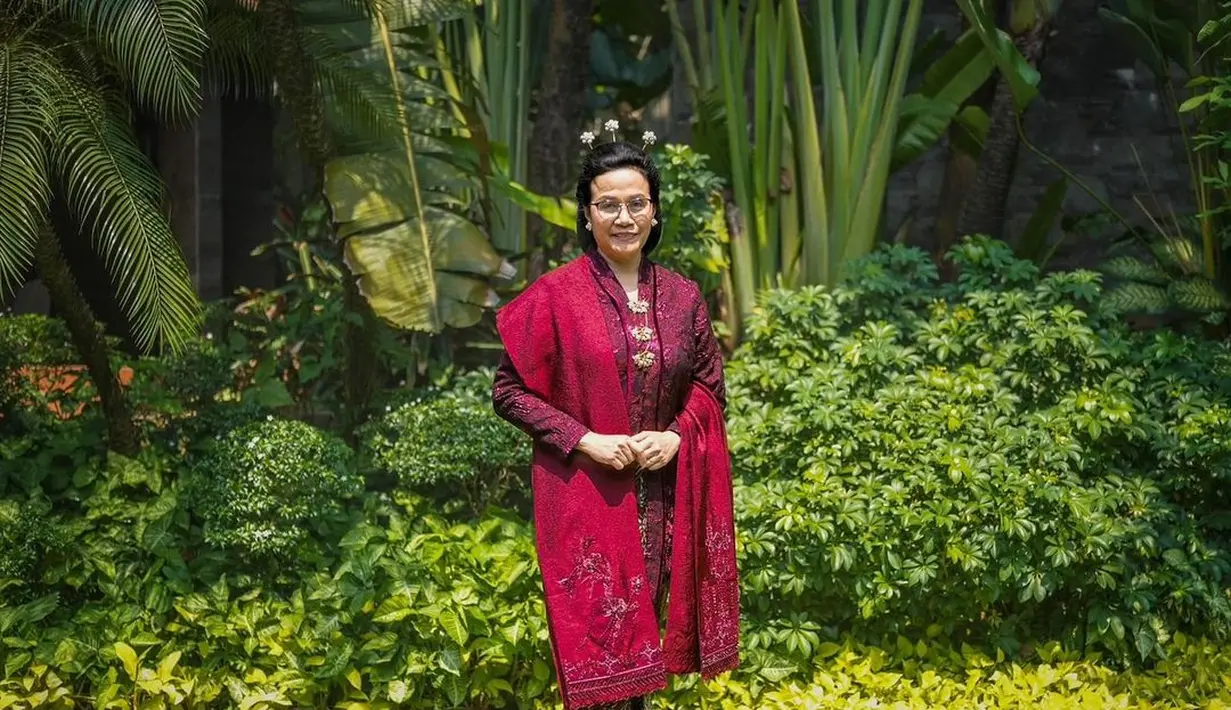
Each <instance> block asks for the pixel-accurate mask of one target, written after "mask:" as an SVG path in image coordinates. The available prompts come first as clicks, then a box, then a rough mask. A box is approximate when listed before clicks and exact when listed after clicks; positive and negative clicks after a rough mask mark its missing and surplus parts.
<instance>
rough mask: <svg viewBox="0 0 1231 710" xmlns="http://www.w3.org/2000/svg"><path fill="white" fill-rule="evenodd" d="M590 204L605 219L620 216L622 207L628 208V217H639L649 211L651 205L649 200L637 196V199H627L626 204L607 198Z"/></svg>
mask: <svg viewBox="0 0 1231 710" xmlns="http://www.w3.org/2000/svg"><path fill="white" fill-rule="evenodd" d="M590 204H592V205H594V206H595V207H597V208H598V213H599V214H601V215H602V216H603V217H606V218H607V219H615V218H616V217H619V216H620V210H621V209H623V208H624V207H627V208H628V215H629V216H630V217H640V216H642V215H644V214H645V213H646V212H648V211H649V209H650V204H651V203H650V201H649V199H647V198H645V197H642V196H640V195H638V196H637V197H633V198H631V199H629V200H628V201H627V202H623V201H620V200H617V199H615V198H611V197H608V198H603V199H601V200H598V201H597V202H591V203H590Z"/></svg>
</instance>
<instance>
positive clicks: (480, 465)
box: [360, 369, 530, 509]
mask: <svg viewBox="0 0 1231 710" xmlns="http://www.w3.org/2000/svg"><path fill="white" fill-rule="evenodd" d="M492 377H493V372H492V371H491V370H490V369H486V370H478V371H475V372H472V373H467V374H465V375H463V376H461V377H459V378H458V379H457V381H455V382H454V383H452V384H451V386H449V387H436V388H430V389H426V388H425V389H422V390H416V391H414V392H412V393H411V395H410V396H409V397H407V398H406V399H405V401H403V402H401V403H398V404H395V405H390V407H389V410H388V412H387V413H386V414H385V415H384V416H382V417H380V418H378V419H376V420H374V421H373V422H371V423H370V424H368V425H367V426H365V427H364V428H363V430H362V431H361V433H360V439H361V441H362V447H363V448H362V451H363V454H364V455H365V457H366V460H367V461H369V462H370V464H371V465H373V466H375V467H376V468H378V469H380V470H382V471H384V472H386V473H388V474H390V475H392V476H394V477H395V478H396V479H397V481H398V483H399V485H400V486H402V487H404V488H406V489H407V490H413V491H416V492H419V493H425V494H433V495H436V496H437V497H440V498H442V499H444V500H448V499H453V500H454V501H457V500H458V498H459V496H458V494H459V492H460V493H461V497H462V498H464V500H465V501H466V502H468V503H469V504H470V506H471V507H472V509H481V508H482V507H483V506H485V505H487V504H489V503H500V502H504V498H505V497H506V495H507V494H508V492H509V491H510V489H517V488H520V487H522V486H521V482H522V481H523V480H524V477H525V473H526V471H527V468H528V464H529V462H530V443H529V439H528V437H526V436H525V435H524V434H522V433H521V432H520V431H518V430H517V428H515V427H513V426H512V425H510V424H509V423H507V422H505V421H504V420H503V419H501V418H500V417H498V416H496V413H495V412H494V411H492V405H491V387H492Z"/></svg>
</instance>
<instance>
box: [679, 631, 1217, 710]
mask: <svg viewBox="0 0 1231 710" xmlns="http://www.w3.org/2000/svg"><path fill="white" fill-rule="evenodd" d="M897 645H898V648H896V649H893V650H892V651H886V650H883V649H880V648H873V647H866V646H860V645H857V644H854V643H851V642H849V641H848V642H847V643H845V644H844V645H841V646H839V645H838V644H834V643H827V644H822V646H821V647H820V648H819V649H818V654H817V658H816V666H817V667H816V674H815V676H814V678H813V680H812V683H811V684H810V685H803V684H800V683H793V682H792V683H788V684H786V685H783V686H778V687H769V688H763V687H761V686H762V685H763V683H764V681H763V679H760V678H748V677H747V676H741V674H740V673H739V672H738V671H737V672H735V673H733V674H731V675H730V676H728V677H726V678H723V679H720V680H718V681H715V682H713V683H710V684H708V685H707V686H705V687H703V688H702V687H699V686H698V684H696V683H693V682H689V683H687V685H688V686H689V687H688V688H680V689H678V690H676V691H674V692H673V693H672V695H673V696H674V697H672V698H670V699H669V700H668V701H667V702H666V703H665V705H660V706H664V707H702V703H703V704H704V707H706V708H710V709H712V710H743V709H744V708H756V710H830V709H833V710H836V709H838V708H842V709H843V710H845V709H851V710H854V709H856V708H859V709H862V708H876V709H877V710H915V709H922V708H935V709H937V710H940V709H942V708H943V709H944V710H983V709H985V708H1022V709H1023V710H1024V709H1025V708H1043V709H1045V710H1064V709H1065V708H1074V709H1078V708H1080V709H1081V710H1090V709H1103V708H1170V709H1174V708H1203V709H1205V710H1217V709H1219V708H1231V650H1229V649H1227V648H1226V647H1220V646H1218V645H1216V644H1213V643H1211V642H1208V641H1198V640H1191V639H1188V638H1185V637H1184V636H1183V635H1180V634H1177V635H1176V637H1175V638H1174V639H1173V640H1172V643H1171V645H1170V646H1169V647H1168V658H1167V659H1166V660H1164V661H1160V662H1159V663H1158V664H1156V665H1155V666H1154V667H1153V668H1151V669H1149V670H1121V669H1116V668H1113V667H1111V666H1109V665H1108V664H1107V663H1104V662H1103V661H1102V659H1101V658H1100V657H1099V655H1098V654H1090V655H1087V656H1085V657H1082V656H1081V654H1074V653H1066V652H1064V651H1061V650H1060V647H1059V644H1055V643H1051V644H1047V645H1045V646H1042V647H1039V648H1037V649H1036V650H1035V651H1034V653H1033V654H1032V656H1031V659H1030V660H1028V661H1017V662H1010V661H1008V660H1006V659H1005V658H1004V657H1003V656H1001V657H999V658H995V657H989V656H987V655H985V654H983V653H982V652H980V651H977V650H975V649H972V648H969V647H964V648H961V649H954V648H952V647H948V646H945V645H941V644H937V643H933V644H928V643H926V642H918V643H915V644H912V643H911V642H910V641H907V640H906V639H900V640H899V642H898V644H897Z"/></svg>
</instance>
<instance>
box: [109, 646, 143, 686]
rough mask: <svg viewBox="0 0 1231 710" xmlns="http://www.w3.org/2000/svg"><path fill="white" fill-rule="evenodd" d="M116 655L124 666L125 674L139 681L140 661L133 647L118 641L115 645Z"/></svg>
mask: <svg viewBox="0 0 1231 710" xmlns="http://www.w3.org/2000/svg"><path fill="white" fill-rule="evenodd" d="M115 655H116V657H117V658H119V659H120V662H121V663H123V664H124V672H125V673H127V674H128V677H129V678H131V679H132V680H137V664H138V660H137V652H136V651H134V650H133V647H132V646H129V645H128V644H126V643H124V642H123V641H118V642H116V644H115Z"/></svg>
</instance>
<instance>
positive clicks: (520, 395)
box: [492, 353, 588, 456]
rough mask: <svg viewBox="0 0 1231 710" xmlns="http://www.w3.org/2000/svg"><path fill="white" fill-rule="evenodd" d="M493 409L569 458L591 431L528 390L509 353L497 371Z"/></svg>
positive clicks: (493, 387)
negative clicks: (582, 438)
mask: <svg viewBox="0 0 1231 710" xmlns="http://www.w3.org/2000/svg"><path fill="white" fill-rule="evenodd" d="M492 408H493V409H495V410H496V414H498V415H499V416H500V418H502V419H504V420H505V421H507V422H509V423H511V424H513V425H514V426H516V427H517V428H518V429H521V430H522V431H524V432H525V433H527V434H529V435H530V436H531V437H532V438H533V439H534V440H535V441H539V442H542V443H544V444H547V445H548V446H550V447H552V448H554V449H556V450H557V451H559V452H560V453H561V454H563V455H564V456H568V455H569V454H571V453H572V452H573V449H574V448H576V447H577V443H578V442H579V441H581V437H583V436H585V435H586V433H587V432H588V430H587V429H586V427H584V426H583V425H582V424H581V423H580V422H578V421H577V420H576V419H573V418H572V417H570V416H569V415H567V414H565V413H564V412H561V411H560V410H559V409H556V408H555V407H553V406H551V405H550V404H548V403H547V402H546V401H544V400H543V399H542V398H541V397H539V396H538V395H536V394H534V393H533V392H531V391H530V390H528V389H527V388H526V385H525V383H524V382H523V381H522V379H521V376H520V375H518V374H517V369H516V368H514V367H513V361H512V360H510V359H509V356H508V354H507V353H506V354H505V355H504V356H503V357H501V359H500V365H499V367H497V368H496V378H495V381H494V382H493V384H492Z"/></svg>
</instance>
